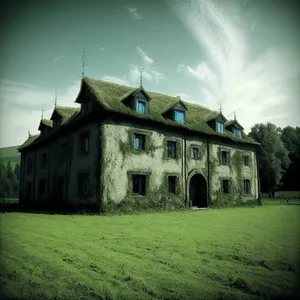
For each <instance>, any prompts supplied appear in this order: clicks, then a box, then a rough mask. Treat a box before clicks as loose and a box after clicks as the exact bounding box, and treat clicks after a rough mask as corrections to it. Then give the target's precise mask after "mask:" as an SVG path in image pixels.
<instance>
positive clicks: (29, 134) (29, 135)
mask: <svg viewBox="0 0 300 300" xmlns="http://www.w3.org/2000/svg"><path fill="white" fill-rule="evenodd" d="M28 137H29V138H30V137H31V133H30V131H29V129H28Z"/></svg>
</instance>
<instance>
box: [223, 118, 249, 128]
mask: <svg viewBox="0 0 300 300" xmlns="http://www.w3.org/2000/svg"><path fill="white" fill-rule="evenodd" d="M231 125H233V126H236V127H237V128H241V129H242V130H243V129H244V127H243V126H242V125H241V124H240V123H239V122H238V121H237V120H229V121H227V122H226V123H225V126H226V127H229V126H231Z"/></svg>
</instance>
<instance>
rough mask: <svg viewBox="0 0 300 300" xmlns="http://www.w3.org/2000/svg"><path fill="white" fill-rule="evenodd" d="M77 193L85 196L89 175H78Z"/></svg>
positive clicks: (87, 189) (87, 190)
mask: <svg viewBox="0 0 300 300" xmlns="http://www.w3.org/2000/svg"><path fill="white" fill-rule="evenodd" d="M78 192H79V195H86V194H88V192H89V173H87V172H84V173H79V175H78Z"/></svg>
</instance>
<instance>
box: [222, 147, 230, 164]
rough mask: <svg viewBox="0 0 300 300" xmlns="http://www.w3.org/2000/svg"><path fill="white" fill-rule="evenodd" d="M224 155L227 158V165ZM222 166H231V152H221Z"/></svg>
mask: <svg viewBox="0 0 300 300" xmlns="http://www.w3.org/2000/svg"><path fill="white" fill-rule="evenodd" d="M223 153H224V154H226V156H225V163H224V161H223ZM220 159H221V165H222V166H228V165H229V151H226V150H221V157H220Z"/></svg>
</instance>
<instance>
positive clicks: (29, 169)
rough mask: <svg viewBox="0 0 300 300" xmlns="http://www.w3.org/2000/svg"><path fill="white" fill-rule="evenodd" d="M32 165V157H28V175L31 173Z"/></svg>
mask: <svg viewBox="0 0 300 300" xmlns="http://www.w3.org/2000/svg"><path fill="white" fill-rule="evenodd" d="M32 167H33V165H32V158H28V159H27V174H28V175H29V174H31V172H32Z"/></svg>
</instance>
